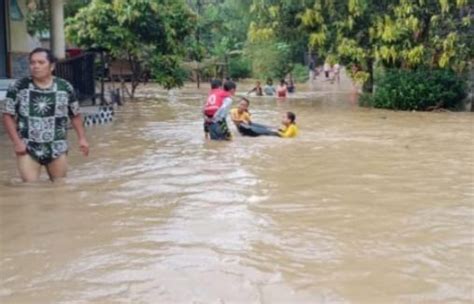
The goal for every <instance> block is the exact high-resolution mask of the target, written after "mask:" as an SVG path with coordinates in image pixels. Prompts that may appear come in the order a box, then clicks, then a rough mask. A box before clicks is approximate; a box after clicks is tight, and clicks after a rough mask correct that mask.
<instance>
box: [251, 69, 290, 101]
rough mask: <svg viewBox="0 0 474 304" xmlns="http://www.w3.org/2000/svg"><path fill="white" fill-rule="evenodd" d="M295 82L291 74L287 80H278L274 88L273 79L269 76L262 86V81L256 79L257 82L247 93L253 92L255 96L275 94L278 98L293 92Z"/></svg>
mask: <svg viewBox="0 0 474 304" xmlns="http://www.w3.org/2000/svg"><path fill="white" fill-rule="evenodd" d="M295 89H296V87H295V83H294V82H293V77H291V74H290V75H289V77H288V81H287V80H285V79H282V80H280V84H279V85H278V86H277V87H276V88H275V87H274V86H273V80H272V79H271V78H268V79H267V83H266V85H265V86H264V87H263V88H262V83H261V82H260V81H257V84H256V85H255V87H254V88H253V89H251V90H250V91H248V92H247V95H250V94H252V93H255V95H256V96H264V95H266V96H275V95H277V96H278V97H280V98H283V97H286V96H287V95H288V93H294V92H295Z"/></svg>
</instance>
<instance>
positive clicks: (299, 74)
mask: <svg viewBox="0 0 474 304" xmlns="http://www.w3.org/2000/svg"><path fill="white" fill-rule="evenodd" d="M291 75H292V76H293V80H294V81H295V82H297V83H304V82H307V81H308V80H309V70H308V67H306V66H304V65H302V64H299V63H297V64H295V65H294V66H293V70H292V71H291Z"/></svg>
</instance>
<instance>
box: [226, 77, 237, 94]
mask: <svg viewBox="0 0 474 304" xmlns="http://www.w3.org/2000/svg"><path fill="white" fill-rule="evenodd" d="M236 88H237V86H236V85H235V82H233V81H230V80H229V81H226V82H225V83H224V91H226V92H229V91H231V90H233V89H236Z"/></svg>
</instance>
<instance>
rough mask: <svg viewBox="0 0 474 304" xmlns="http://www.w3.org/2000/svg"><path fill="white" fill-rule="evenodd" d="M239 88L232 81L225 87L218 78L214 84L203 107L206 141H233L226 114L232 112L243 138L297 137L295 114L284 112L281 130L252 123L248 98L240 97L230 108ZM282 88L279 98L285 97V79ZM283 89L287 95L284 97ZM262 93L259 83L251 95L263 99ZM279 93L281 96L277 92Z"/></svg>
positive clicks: (286, 89) (213, 81)
mask: <svg viewBox="0 0 474 304" xmlns="http://www.w3.org/2000/svg"><path fill="white" fill-rule="evenodd" d="M280 87H284V88H280ZM293 87H294V86H293ZM236 89H237V86H236V84H235V83H234V82H233V81H230V80H227V81H225V83H224V84H223V85H222V82H221V81H220V80H218V79H215V80H212V81H211V90H210V92H209V95H208V97H207V100H206V102H205V104H204V108H203V116H204V134H205V138H206V139H211V140H230V139H232V133H231V131H230V129H229V126H228V125H227V115H228V114H229V113H230V116H231V119H232V122H233V123H234V125H235V126H236V128H237V130H238V131H239V133H240V134H242V135H244V136H252V137H257V136H264V135H266V136H279V137H284V138H290V137H295V136H296V135H297V134H298V127H297V126H296V115H295V114H294V113H293V112H287V113H285V115H284V117H283V119H282V127H281V128H279V129H276V128H272V127H268V126H265V125H262V124H258V123H255V122H253V121H252V118H251V114H250V111H249V107H250V100H248V99H247V98H245V97H241V98H240V101H239V104H238V106H237V107H236V108H233V109H231V107H232V97H233V96H235V92H236ZM279 89H280V90H281V91H282V93H281V95H280V94H278V96H279V97H284V96H286V93H287V91H288V87H287V85H286V83H285V82H284V80H282V82H281V84H280V86H279ZM283 90H284V94H285V95H283ZM262 91H265V89H263V90H262V88H261V86H260V82H257V86H256V87H255V88H253V89H252V90H250V91H249V93H251V92H256V93H257V96H262V95H263V93H262ZM276 92H277V93H278V90H277V91H276ZM259 94H260V95H259Z"/></svg>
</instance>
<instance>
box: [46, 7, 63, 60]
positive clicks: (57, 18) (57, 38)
mask: <svg viewBox="0 0 474 304" xmlns="http://www.w3.org/2000/svg"><path fill="white" fill-rule="evenodd" d="M49 3H50V9H51V50H52V51H53V54H54V55H55V56H56V57H57V58H58V59H63V58H65V57H66V51H65V49H66V42H65V40H64V3H63V0H50V2H49Z"/></svg>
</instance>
